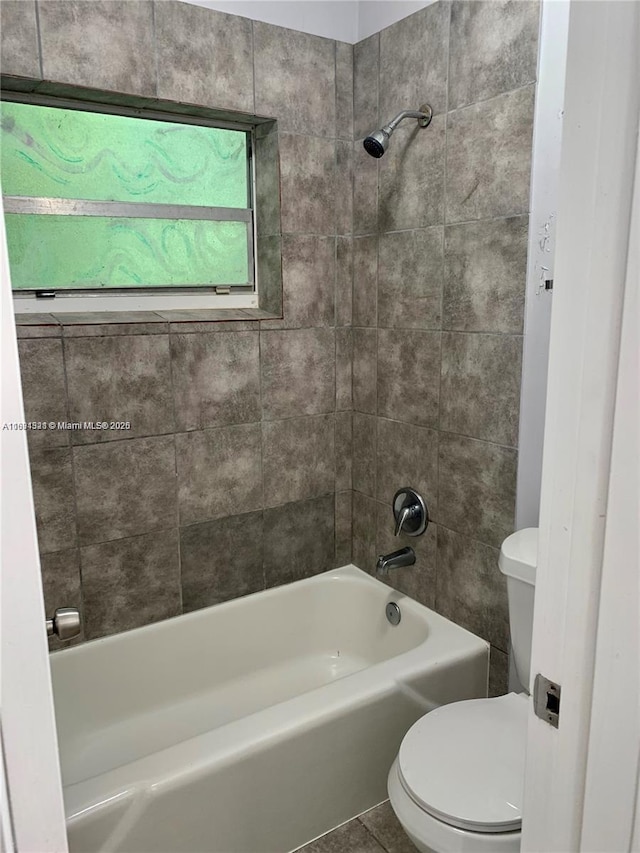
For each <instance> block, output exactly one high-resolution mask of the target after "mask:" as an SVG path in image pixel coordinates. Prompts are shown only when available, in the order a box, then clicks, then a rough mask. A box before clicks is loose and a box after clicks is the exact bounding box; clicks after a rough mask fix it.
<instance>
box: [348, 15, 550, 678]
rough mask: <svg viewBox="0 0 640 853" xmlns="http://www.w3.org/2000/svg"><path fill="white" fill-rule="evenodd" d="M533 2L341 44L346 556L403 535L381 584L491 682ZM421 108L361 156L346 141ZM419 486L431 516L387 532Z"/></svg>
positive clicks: (514, 412)
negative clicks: (452, 637)
mask: <svg viewBox="0 0 640 853" xmlns="http://www.w3.org/2000/svg"><path fill="white" fill-rule="evenodd" d="M538 16H539V7H538V4H537V3H536V2H527V1H526V0H523V2H518V3H513V2H504V1H503V0H491V1H490V2H483V0H480V2H464V0H454V2H452V3H446V2H437V3H434V4H433V5H430V6H428V7H427V8H425V9H423V10H421V11H419V12H416V13H415V14H413V15H411V16H410V17H408V18H405V19H404V20H402V21H399V22H398V23H396V24H393V25H392V26H390V27H388V28H386V29H385V30H383V31H382V32H381V33H379V34H377V35H374V36H371V37H370V38H368V39H366V40H364V41H362V42H360V43H359V44H356V45H355V47H354V129H355V132H354V138H355V142H354V146H355V147H354V210H353V221H354V234H355V235H357V236H355V237H354V241H353V244H354V248H353V252H354V281H353V326H354V328H353V343H354V362H353V408H354V413H353V448H354V451H353V488H354V496H353V558H354V562H355V563H356V564H357V565H359V566H360V567H361V568H364V569H367V570H368V571H372V570H373V567H374V564H375V557H376V554H378V553H381V552H384V551H389V550H394V549H395V548H397V547H401V546H403V545H412V546H413V547H414V548H415V549H416V555H417V564H416V566H415V567H414V568H410V569H403V570H402V571H401V572H400V573H398V574H394V575H393V577H391V578H389V582H390V583H391V584H393V585H395V586H397V587H399V588H400V589H401V590H403V591H405V592H406V593H407V594H409V595H413V596H414V597H417V598H418V599H419V600H421V601H422V602H423V603H425V604H427V605H429V606H432V607H435V609H436V610H438V611H439V612H441V613H442V614H444V615H445V616H447V617H448V618H450V619H453V620H454V621H455V622H458V623H459V624H461V625H463V626H465V627H467V628H469V629H470V630H472V631H474V632H475V633H477V634H479V635H480V636H482V637H484V638H485V639H486V640H488V641H489V642H490V643H491V645H492V654H491V659H492V667H491V678H490V690H491V691H492V693H496V692H503V691H504V689H505V688H506V680H507V653H508V639H509V638H508V613H507V597H506V586H505V582H504V579H503V577H502V575H501V574H500V573H499V571H498V566H497V557H498V548H499V546H500V543H501V541H502V539H503V538H504V537H505V536H506V535H507V534H508V533H510V532H511V531H512V530H513V526H514V514H515V486H516V462H517V440H518V416H519V394H520V371H521V353H522V332H523V309H524V292H525V291H524V288H525V272H526V255H527V232H528V210H529V171H530V162H531V143H532V124H533V104H534V93H535V73H536V60H537V36H538ZM425 102H427V103H430V104H431V106H432V107H433V109H434V118H433V121H432V123H431V125H430V127H429V128H427V129H425V130H419V129H417V128H416V126H415V123H413V122H407V123H406V124H404V125H401V126H400V129H399V130H398V131H397V132H396V134H395V135H394V137H393V139H392V142H391V146H390V148H389V150H388V151H387V153H386V154H385V156H384V157H383V158H382V159H381V160H379V161H375V160H373V159H372V158H370V157H369V156H368V155H367V154H366V153H365V152H364V151H363V149H362V142H361V140H362V138H363V137H364V136H365V135H366V134H367V133H368V132H369V131H370V130H372V129H373V128H375V127H379V126H381V124H383V123H385V122H386V121H388V120H389V119H391V118H392V117H393V115H395V114H396V113H397V112H399V111H400V110H401V109H416V108H417V107H418V106H419V105H420V104H421V103H425ZM404 485H410V486H413V487H415V488H417V489H418V491H420V492H421V493H422V494H423V496H424V497H425V499H426V500H427V503H428V505H429V509H430V512H431V517H432V519H433V521H432V524H431V526H430V527H429V530H428V532H427V534H426V536H425V537H424V538H422V539H419V540H416V539H409V538H408V537H400V539H399V540H398V539H394V537H393V527H392V524H393V519H392V513H391V508H390V502H391V498H392V496H393V493H394V492H395V490H396V489H397V488H399V487H400V486H404Z"/></svg>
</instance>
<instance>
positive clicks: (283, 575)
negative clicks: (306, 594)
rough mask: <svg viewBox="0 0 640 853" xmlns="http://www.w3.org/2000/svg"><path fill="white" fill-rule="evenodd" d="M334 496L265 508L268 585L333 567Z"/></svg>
mask: <svg viewBox="0 0 640 853" xmlns="http://www.w3.org/2000/svg"><path fill="white" fill-rule="evenodd" d="M334 519H335V496H334V495H333V494H331V495H325V496H324V497H321V498H314V499H313V500H310V501H298V502H296V503H289V504H285V505H284V506H278V507H274V508H273V509H265V511H264V575H265V581H266V585H267V588H269V587H272V586H279V585H280V584H283V583H291V582H292V581H296V580H300V579H301V578H307V577H310V576H311V575H317V574H319V573H320V572H326V571H328V570H329V569H332V568H333V563H334V555H335V520H334Z"/></svg>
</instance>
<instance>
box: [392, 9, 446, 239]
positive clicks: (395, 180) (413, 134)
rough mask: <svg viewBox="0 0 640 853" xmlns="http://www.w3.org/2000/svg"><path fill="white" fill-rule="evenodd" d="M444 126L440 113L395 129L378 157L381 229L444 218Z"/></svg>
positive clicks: (436, 222)
mask: <svg viewBox="0 0 640 853" xmlns="http://www.w3.org/2000/svg"><path fill="white" fill-rule="evenodd" d="M429 8H432V7H429ZM444 126H445V117H444V116H441V115H440V116H434V118H433V119H432V121H431V124H430V125H429V126H428V127H425V128H421V127H419V126H418V124H417V122H416V123H415V124H413V123H409V122H407V124H404V125H400V127H399V128H398V130H396V132H395V134H394V136H393V144H392V145H391V146H390V147H389V150H388V151H387V153H386V154H385V156H384V157H383V158H382V159H381V160H380V178H379V201H378V224H379V228H380V230H381V231H402V230H404V229H407V228H424V227H426V226H428V225H440V224H441V223H442V222H443V217H444V157H445V144H444V139H445V134H444ZM447 150H448V149H447Z"/></svg>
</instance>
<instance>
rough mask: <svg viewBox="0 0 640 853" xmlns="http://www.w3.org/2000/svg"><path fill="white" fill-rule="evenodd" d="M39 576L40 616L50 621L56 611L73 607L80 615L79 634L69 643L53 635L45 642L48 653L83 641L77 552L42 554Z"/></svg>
mask: <svg viewBox="0 0 640 853" xmlns="http://www.w3.org/2000/svg"><path fill="white" fill-rule="evenodd" d="M40 570H41V572H42V591H43V593H44V612H45V616H46V617H47V619H50V618H51V617H52V616H53V614H54V613H55V611H56V610H57V609H58V608H59V607H75V608H76V609H77V610H79V611H80V619H81V632H80V634H79V636H77V637H72V638H71V639H70V640H60V639H58V637H56V635H55V634H54V635H53V636H52V637H49V638H48V641H49V651H54V650H55V649H66V648H69V646H75V645H77V644H78V643H81V642H83V640H84V618H83V613H82V593H81V589H80V552H79V551H78V550H77V548H73V549H71V550H68V551H56V552H55V553H53V554H42V555H41V557H40Z"/></svg>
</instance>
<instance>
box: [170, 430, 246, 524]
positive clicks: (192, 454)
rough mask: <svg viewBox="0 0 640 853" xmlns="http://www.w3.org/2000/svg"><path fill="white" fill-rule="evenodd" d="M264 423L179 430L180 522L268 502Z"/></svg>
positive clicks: (219, 515) (177, 447)
mask: <svg viewBox="0 0 640 853" xmlns="http://www.w3.org/2000/svg"><path fill="white" fill-rule="evenodd" d="M261 456H262V449H261V437H260V424H244V425H241V426H231V427H220V428H219V429H209V430H204V431H202V432H188V433H183V434H182V435H177V436H176V461H177V469H178V503H179V506H180V524H181V525H185V524H192V523H194V522H196V521H207V520H208V519H214V518H221V517H223V516H226V515H238V514H240V513H243V512H252V511H253V510H258V509H261V508H262V459H261Z"/></svg>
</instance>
